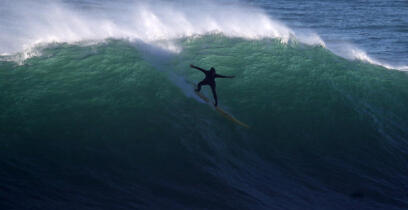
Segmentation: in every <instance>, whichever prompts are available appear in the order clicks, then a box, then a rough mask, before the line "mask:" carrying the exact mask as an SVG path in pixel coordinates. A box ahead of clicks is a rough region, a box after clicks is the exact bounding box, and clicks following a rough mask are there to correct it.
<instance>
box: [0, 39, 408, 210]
mask: <svg viewBox="0 0 408 210" xmlns="http://www.w3.org/2000/svg"><path fill="white" fill-rule="evenodd" d="M179 44H180V45H181V46H183V49H184V50H183V51H182V52H181V53H180V54H172V53H168V52H167V51H163V50H161V49H160V48H155V47H151V46H150V45H146V44H144V43H131V42H127V41H120V40H110V41H107V42H105V43H101V44H97V45H92V46H78V45H69V44H59V45H54V46H50V47H48V48H46V49H44V50H43V54H42V56H39V57H34V58H31V59H29V60H27V61H26V63H25V64H24V65H17V64H15V63H12V62H2V63H1V65H0V68H1V69H2V70H1V72H0V74H1V77H0V78H1V82H0V86H1V88H0V89H1V98H0V99H1V100H0V103H1V107H2V109H1V112H0V116H1V118H0V119H1V121H0V122H1V132H0V133H1V134H2V135H1V139H2V141H1V147H2V148H3V149H2V153H1V162H0V163H1V165H2V167H1V168H2V169H3V170H2V172H1V179H0V180H1V182H2V183H1V185H2V186H4V187H3V189H2V190H3V191H4V192H7V195H8V196H7V198H8V199H6V200H7V202H6V203H5V205H6V207H9V208H24V207H25V206H26V205H33V206H36V207H38V208H42V207H51V208H52V207H58V208H59V207H61V208H63V207H64V205H66V203H67V202H68V203H70V204H72V205H73V206H71V207H75V208H82V207H86V206H90V207H89V208H113V207H115V208H116V207H118V206H119V207H120V208H125V209H126V208H165V207H166V206H168V205H170V206H174V207H180V208H219V209H229V208H231V209H234V208H248V209H253V208H261V209H262V208H265V209H270V208H274V207H276V206H280V208H290V209H297V208H299V209H302V208H303V207H304V206H310V207H311V208H317V209H320V208H323V209H324V208H326V207H327V208H331V209H344V208H345V207H346V206H355V207H357V206H359V208H360V207H361V208H362V209H371V208H386V209H398V208H405V207H406V206H407V205H408V203H407V202H406V200H407V199H406V196H407V195H406V184H407V183H408V177H407V175H406V174H407V173H406V171H407V170H408V168H407V166H408V164H407V161H408V159H407V152H408V147H407V146H408V142H407V137H408V132H407V131H408V121H407V118H406V117H404V116H407V114H408V108H407V107H408V98H407V95H408V93H407V90H408V87H406V86H407V84H408V82H407V80H408V78H407V76H406V74H405V73H403V72H397V71H388V70H385V69H384V68H382V67H378V66H373V65H370V64H365V63H361V62H351V61H348V60H345V59H343V58H340V57H338V56H336V55H334V54H332V53H330V52H329V51H327V50H326V49H324V48H322V47H311V46H305V45H297V44H294V45H286V44H282V43H281V42H280V41H277V40H273V39H264V40H253V41H250V40H244V39H240V38H228V37H225V36H222V35H208V36H203V37H200V38H193V39H182V40H179ZM190 63H195V64H197V65H200V66H203V67H210V66H215V67H216V68H217V69H218V71H219V72H220V73H222V74H226V75H236V76H237V77H236V78H235V79H231V80H227V79H225V80H221V79H220V80H219V81H218V94H219V98H220V104H221V105H220V106H221V107H224V108H225V109H227V110H229V111H230V112H231V113H233V114H234V115H235V116H236V117H237V118H239V119H241V120H242V121H244V122H246V123H248V124H250V125H251V128H250V129H248V130H247V129H242V128H239V127H236V126H235V125H234V124H232V123H231V122H230V121H228V120H226V119H224V118H223V117H221V116H220V115H218V114H217V113H216V112H214V111H213V110H212V109H211V108H210V107H209V106H208V105H206V104H203V103H201V102H200V101H199V100H198V99H196V98H194V97H192V95H193V94H192V87H191V85H189V84H188V83H187V82H186V81H192V82H196V81H199V80H200V79H201V78H202V75H201V74H202V73H200V72H198V71H194V70H192V69H189V68H188V64H190ZM206 91H207V92H206ZM204 92H205V93H206V94H208V89H204ZM209 96H210V95H209ZM350 196H351V197H350ZM353 196H354V197H358V198H356V199H353V198H354V197H353ZM359 196H361V197H364V198H361V199H360V198H359ZM18 198H24V199H25V202H24V203H21V202H20V199H18ZM323 198H324V200H323ZM294 201H295V202H294ZM3 204H4V203H3ZM71 207H70V208H71Z"/></svg>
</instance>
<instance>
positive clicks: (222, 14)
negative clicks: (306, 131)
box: [0, 0, 293, 53]
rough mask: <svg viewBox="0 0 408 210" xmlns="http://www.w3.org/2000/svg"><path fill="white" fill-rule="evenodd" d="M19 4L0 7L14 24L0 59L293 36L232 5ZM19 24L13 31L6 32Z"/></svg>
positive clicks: (2, 40) (264, 17)
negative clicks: (108, 42) (99, 43)
mask: <svg viewBox="0 0 408 210" xmlns="http://www.w3.org/2000/svg"><path fill="white" fill-rule="evenodd" d="M23 2H24V3H21V2H20V3H16V4H15V5H14V4H13V5H8V4H6V5H5V6H6V7H7V6H8V7H9V8H8V9H9V12H8V14H7V15H10V16H14V17H16V18H15V19H8V20H7V22H5V23H4V24H5V25H4V26H2V28H5V30H4V34H3V36H2V37H0V43H1V45H0V46H2V47H0V53H15V52H20V51H23V50H24V49H28V48H31V47H32V46H35V45H37V44H40V43H52V42H69V43H72V42H78V41H83V40H103V39H107V38H119V39H130V40H132V39H138V40H142V41H145V42H154V41H157V40H172V39H177V38H181V37H188V36H193V35H203V34H207V33H213V32H217V33H222V34H224V35H226V36H231V37H241V38H247V39H258V38H264V37H270V38H278V39H281V40H282V41H283V42H287V41H288V40H289V38H290V37H291V36H292V34H293V32H292V31H291V30H290V29H289V28H287V27H286V26H284V25H283V24H281V23H279V22H277V21H274V20H272V19H270V18H269V17H268V16H267V15H266V14H265V13H264V12H262V11H261V10H259V9H255V8H245V7H243V6H241V5H238V4H228V5H227V4H221V3H216V2H211V1H210V2H204V1H199V4H194V3H187V4H186V3H185V2H184V3H183V2H178V3H168V2H163V1H154V2H151V1H142V2H137V1H134V2H131V3H130V4H124V3H121V4H112V3H108V2H104V3H102V7H103V10H102V11H103V12H101V11H100V8H99V7H100V5H99V4H98V7H97V6H96V5H92V4H91V7H90V8H89V9H86V10H79V11H76V10H75V8H73V6H72V5H69V4H67V3H56V2H51V1H47V0H44V1H42V3H40V4H39V3H33V2H29V1H23ZM158 4H160V6H158ZM98 8H99V9H98ZM21 23H22V25H21V26H20V27H19V28H17V29H16V28H13V27H12V26H13V25H14V26H15V25H19V24H21ZM6 24H7V25H9V26H10V27H8V26H7V25H6ZM16 30H17V31H16ZM16 32H17V33H16ZM15 34H17V35H15Z"/></svg>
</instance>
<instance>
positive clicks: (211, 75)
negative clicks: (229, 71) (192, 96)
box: [190, 65, 234, 106]
mask: <svg viewBox="0 0 408 210" xmlns="http://www.w3.org/2000/svg"><path fill="white" fill-rule="evenodd" d="M190 67H191V68H195V69H198V70H200V71H202V72H203V73H204V74H205V78H204V79H203V80H202V81H201V82H199V83H198V85H197V89H195V91H197V92H199V91H200V90H201V86H203V85H209V86H210V87H211V91H212V94H213V96H214V101H215V103H214V106H217V105H218V100H217V92H216V91H215V78H233V77H234V76H223V75H220V74H217V73H215V69H214V68H212V67H211V69H210V70H205V69H202V68H200V67H197V66H194V65H190Z"/></svg>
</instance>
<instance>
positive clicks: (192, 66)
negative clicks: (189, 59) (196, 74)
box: [190, 64, 207, 73]
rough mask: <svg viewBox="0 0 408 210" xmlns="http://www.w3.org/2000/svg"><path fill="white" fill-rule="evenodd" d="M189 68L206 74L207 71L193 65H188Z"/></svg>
mask: <svg viewBox="0 0 408 210" xmlns="http://www.w3.org/2000/svg"><path fill="white" fill-rule="evenodd" d="M190 67H191V68H195V69H197V70H200V71H202V72H204V73H205V72H206V71H207V70H205V69H202V68H200V67H198V66H194V65H193V64H190Z"/></svg>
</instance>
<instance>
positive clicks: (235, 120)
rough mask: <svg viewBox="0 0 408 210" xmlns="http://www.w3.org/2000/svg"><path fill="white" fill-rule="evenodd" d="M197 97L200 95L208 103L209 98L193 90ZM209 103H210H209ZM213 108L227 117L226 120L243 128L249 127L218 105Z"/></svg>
mask: <svg viewBox="0 0 408 210" xmlns="http://www.w3.org/2000/svg"><path fill="white" fill-rule="evenodd" d="M194 92H195V93H196V94H197V96H198V97H200V98H201V99H203V101H205V102H206V103H207V104H209V103H210V100H209V99H208V98H207V97H206V96H205V95H204V94H202V93H200V92H197V91H194ZM210 105H211V104H210ZM215 110H217V112H218V113H220V114H221V115H222V116H223V117H225V118H227V119H228V120H230V121H231V122H233V123H235V124H237V125H240V126H242V127H244V128H249V126H248V125H247V124H245V123H243V122H241V121H239V120H238V119H237V118H235V117H233V116H232V115H230V114H229V113H227V112H226V111H224V110H223V109H221V108H220V107H218V106H217V107H215Z"/></svg>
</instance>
